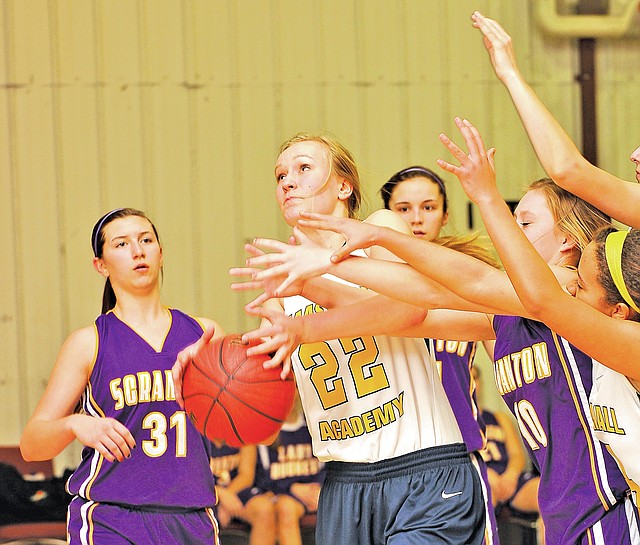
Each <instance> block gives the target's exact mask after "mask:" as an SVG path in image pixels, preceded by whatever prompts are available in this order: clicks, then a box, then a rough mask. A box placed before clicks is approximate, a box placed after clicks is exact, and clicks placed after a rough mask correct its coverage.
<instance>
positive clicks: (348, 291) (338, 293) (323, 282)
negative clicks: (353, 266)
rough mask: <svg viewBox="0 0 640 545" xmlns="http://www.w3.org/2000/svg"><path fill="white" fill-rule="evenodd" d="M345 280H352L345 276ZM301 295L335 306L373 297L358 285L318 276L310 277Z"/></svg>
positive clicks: (322, 305)
mask: <svg viewBox="0 0 640 545" xmlns="http://www.w3.org/2000/svg"><path fill="white" fill-rule="evenodd" d="M347 261H348V260H347ZM336 276H338V275H336ZM345 280H349V281H350V279H348V278H345ZM354 283H355V284H358V282H357V281H354ZM300 295H302V297H305V298H306V299H309V300H310V301H313V302H314V303H316V304H318V305H320V306H321V307H324V308H335V307H342V306H345V305H351V304H353V303H357V302H360V301H364V300H365V299H368V298H369V297H371V295H372V294H371V293H370V292H367V291H366V290H363V289H360V288H358V287H357V286H351V285H348V284H341V283H339V282H335V281H333V280H328V279H327V278H322V277H316V278H310V279H309V280H307V281H306V282H305V285H304V288H303V290H302V293H301V294H300Z"/></svg>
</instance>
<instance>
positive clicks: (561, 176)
mask: <svg viewBox="0 0 640 545" xmlns="http://www.w3.org/2000/svg"><path fill="white" fill-rule="evenodd" d="M587 165H588V162H587V161H586V160H585V159H584V158H583V157H582V156H580V155H579V156H577V157H572V158H569V157H566V158H564V159H563V160H560V161H556V162H555V163H554V164H553V165H550V166H548V167H547V174H549V177H550V178H551V179H552V180H553V181H554V182H555V183H556V184H558V185H559V186H560V187H562V188H564V189H566V188H567V187H571V184H574V183H575V182H576V181H578V180H580V179H582V178H583V177H584V174H583V171H584V168H585V166H587Z"/></svg>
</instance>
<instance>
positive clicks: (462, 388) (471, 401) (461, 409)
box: [425, 339, 485, 452]
mask: <svg viewBox="0 0 640 545" xmlns="http://www.w3.org/2000/svg"><path fill="white" fill-rule="evenodd" d="M425 341H427V342H428V343H429V342H430V343H433V350H432V349H431V346H430V347H429V351H430V352H431V353H432V354H433V356H434V359H435V360H436V363H437V365H438V371H439V372H440V378H441V379H442V386H444V391H445V392H446V394H447V398H448V399H449V403H450V404H451V408H452V409H453V412H454V414H455V415H456V420H457V422H458V426H459V427H460V432H461V433H462V438H463V439H464V442H465V444H466V445H467V449H468V450H469V452H473V451H476V450H482V449H483V448H484V443H485V437H484V423H483V421H482V418H481V417H480V415H479V412H478V406H477V403H476V387H475V382H474V380H473V378H472V376H471V366H472V365H473V358H474V356H475V354H476V343H474V342H462V341H442V340H436V339H433V340H432V339H425Z"/></svg>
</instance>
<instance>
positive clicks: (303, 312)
mask: <svg viewBox="0 0 640 545" xmlns="http://www.w3.org/2000/svg"><path fill="white" fill-rule="evenodd" d="M324 310H325V309H324V308H323V307H321V306H320V305H316V304H315V303H313V304H311V305H307V306H306V307H304V308H303V309H302V308H301V309H300V310H297V311H296V312H295V313H294V314H293V317H294V318H297V317H298V316H308V315H309V314H314V313H316V312H324Z"/></svg>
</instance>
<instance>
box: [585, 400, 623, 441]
mask: <svg viewBox="0 0 640 545" xmlns="http://www.w3.org/2000/svg"><path fill="white" fill-rule="evenodd" d="M591 418H592V419H593V427H594V428H595V429H596V430H597V431H604V432H607V433H614V434H616V435H626V434H627V433H626V432H625V431H624V429H623V428H621V427H620V426H618V417H617V416H616V410H615V409H614V408H613V407H605V406H602V405H593V404H591Z"/></svg>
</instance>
